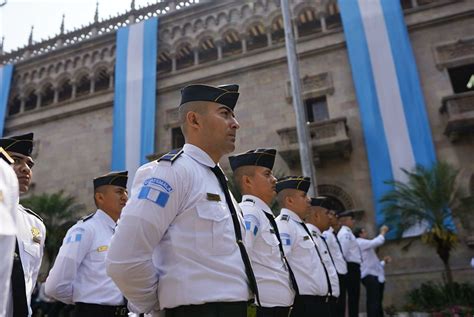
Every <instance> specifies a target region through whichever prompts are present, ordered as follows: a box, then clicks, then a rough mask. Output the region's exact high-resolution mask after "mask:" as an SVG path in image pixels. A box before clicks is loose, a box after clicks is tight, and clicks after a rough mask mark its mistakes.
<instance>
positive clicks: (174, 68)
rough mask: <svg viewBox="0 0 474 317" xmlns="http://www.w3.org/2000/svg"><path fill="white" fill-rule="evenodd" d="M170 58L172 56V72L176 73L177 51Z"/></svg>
mask: <svg viewBox="0 0 474 317" xmlns="http://www.w3.org/2000/svg"><path fill="white" fill-rule="evenodd" d="M170 58H171V72H172V73H174V72H176V53H171V54H170Z"/></svg>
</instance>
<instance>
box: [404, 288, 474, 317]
mask: <svg viewBox="0 0 474 317" xmlns="http://www.w3.org/2000/svg"><path fill="white" fill-rule="evenodd" d="M473 306H474V285H473V284H469V283H462V284H460V283H452V284H435V283H432V282H429V283H423V284H421V286H420V287H419V288H417V289H414V290H412V291H410V292H409V293H408V305H407V307H410V310H412V311H424V312H440V311H450V310H453V309H454V310H463V311H465V310H470V311H471V313H472V309H473Z"/></svg>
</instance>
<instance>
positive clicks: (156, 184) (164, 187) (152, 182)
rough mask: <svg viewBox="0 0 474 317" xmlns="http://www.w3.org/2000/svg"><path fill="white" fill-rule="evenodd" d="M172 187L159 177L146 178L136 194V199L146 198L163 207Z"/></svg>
mask: <svg viewBox="0 0 474 317" xmlns="http://www.w3.org/2000/svg"><path fill="white" fill-rule="evenodd" d="M172 191H173V187H171V185H170V184H168V183H167V182H166V181H164V180H162V179H159V178H154V177H153V178H148V179H147V180H145V182H143V186H142V188H141V189H140V193H139V194H138V199H146V200H149V201H151V202H153V203H155V204H157V205H158V206H160V207H162V208H163V207H165V206H166V204H167V203H168V199H169V198H170V194H171V192H172Z"/></svg>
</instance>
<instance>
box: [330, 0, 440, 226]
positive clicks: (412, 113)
mask: <svg viewBox="0 0 474 317" xmlns="http://www.w3.org/2000/svg"><path fill="white" fill-rule="evenodd" d="M339 6H340V11H341V17H342V22H343V26H344V34H345V37H346V42H347V49H348V53H349V60H350V64H351V69H352V78H353V80H354V85H355V90H356V95H357V101H358V104H359V109H360V115H361V120H362V126H363V130H364V136H365V144H366V149H367V154H368V159H369V166H370V175H371V182H372V192H373V195H374V204H375V208H376V210H375V214H376V223H377V225H381V224H382V223H383V222H384V216H383V214H382V205H381V203H380V198H381V197H382V196H383V195H384V194H385V193H386V192H387V191H388V190H390V189H392V188H391V186H389V185H387V184H385V183H384V182H385V181H387V180H398V181H402V182H403V181H405V180H406V179H405V178H406V176H405V174H404V173H403V172H402V170H401V169H402V168H403V169H407V170H412V169H413V168H414V167H415V165H417V164H421V165H423V166H425V167H430V166H432V164H433V163H434V162H435V160H436V156H435V150H434V146H433V141H432V136H431V129H430V126H429V122H428V116H427V114H426V109H425V102H424V98H423V92H422V90H421V85H420V80H419V78H418V70H417V67H416V62H415V58H414V56H413V51H412V48H411V45H410V39H409V36H408V31H407V27H406V25H405V21H404V16H403V11H402V8H401V6H400V1H396V0H340V1H339Z"/></svg>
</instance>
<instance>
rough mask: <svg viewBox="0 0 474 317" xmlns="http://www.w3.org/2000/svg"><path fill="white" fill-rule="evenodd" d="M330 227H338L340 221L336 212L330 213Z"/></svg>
mask: <svg viewBox="0 0 474 317" xmlns="http://www.w3.org/2000/svg"><path fill="white" fill-rule="evenodd" d="M328 218H329V226H331V227H336V226H337V225H338V219H337V217H336V212H335V211H334V210H329V211H328Z"/></svg>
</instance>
